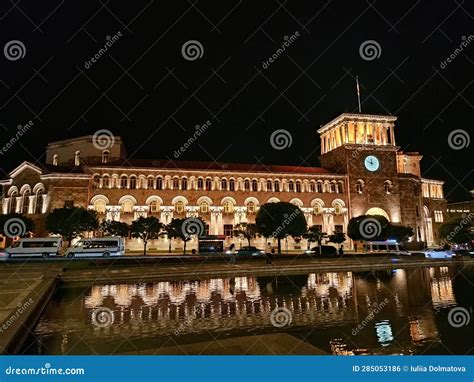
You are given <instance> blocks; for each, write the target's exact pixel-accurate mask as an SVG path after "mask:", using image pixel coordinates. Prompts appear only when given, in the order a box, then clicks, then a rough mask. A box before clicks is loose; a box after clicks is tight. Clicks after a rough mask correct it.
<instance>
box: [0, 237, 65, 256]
mask: <svg viewBox="0 0 474 382" xmlns="http://www.w3.org/2000/svg"><path fill="white" fill-rule="evenodd" d="M62 244H63V241H62V239H61V238H60V237H35V238H24V239H20V240H17V241H15V242H14V243H13V244H12V245H11V246H10V247H8V248H7V249H6V250H5V251H6V252H7V253H8V255H9V257H21V256H23V257H26V256H28V257H31V256H41V257H44V258H48V257H50V256H60V255H61V248H62Z"/></svg>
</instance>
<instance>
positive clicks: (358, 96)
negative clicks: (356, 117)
mask: <svg viewBox="0 0 474 382" xmlns="http://www.w3.org/2000/svg"><path fill="white" fill-rule="evenodd" d="M356 83H357V101H358V102H359V113H361V109H360V90H359V76H356Z"/></svg>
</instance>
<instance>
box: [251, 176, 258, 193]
mask: <svg viewBox="0 0 474 382" xmlns="http://www.w3.org/2000/svg"><path fill="white" fill-rule="evenodd" d="M257 190H258V182H257V179H253V180H252V191H257Z"/></svg>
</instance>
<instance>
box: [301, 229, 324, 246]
mask: <svg viewBox="0 0 474 382" xmlns="http://www.w3.org/2000/svg"><path fill="white" fill-rule="evenodd" d="M325 236H326V233H325V232H322V231H321V230H320V229H319V227H318V226H317V225H312V226H311V227H309V228H308V230H307V231H306V232H305V233H304V234H303V238H304V239H306V240H308V249H310V247H311V243H318V246H319V252H321V242H322V240H323V238H324V237H325Z"/></svg>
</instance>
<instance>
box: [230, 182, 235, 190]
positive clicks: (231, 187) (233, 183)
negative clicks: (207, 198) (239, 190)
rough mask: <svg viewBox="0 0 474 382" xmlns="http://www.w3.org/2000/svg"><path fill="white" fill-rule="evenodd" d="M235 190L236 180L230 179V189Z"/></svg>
mask: <svg viewBox="0 0 474 382" xmlns="http://www.w3.org/2000/svg"><path fill="white" fill-rule="evenodd" d="M234 190H235V180H234V179H230V180H229V191H234Z"/></svg>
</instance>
